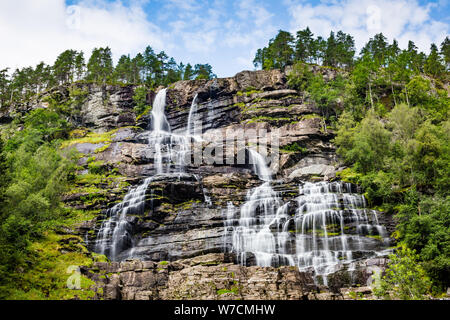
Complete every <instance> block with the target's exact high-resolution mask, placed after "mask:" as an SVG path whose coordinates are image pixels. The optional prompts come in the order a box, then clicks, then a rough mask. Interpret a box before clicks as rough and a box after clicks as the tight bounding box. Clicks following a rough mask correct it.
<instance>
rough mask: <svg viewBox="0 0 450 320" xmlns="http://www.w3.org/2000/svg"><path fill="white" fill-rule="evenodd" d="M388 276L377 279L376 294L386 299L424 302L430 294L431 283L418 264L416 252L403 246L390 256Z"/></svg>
mask: <svg viewBox="0 0 450 320" xmlns="http://www.w3.org/2000/svg"><path fill="white" fill-rule="evenodd" d="M389 259H390V262H389V264H388V269H387V270H386V274H385V275H384V276H383V277H382V278H380V275H378V277H379V278H378V279H376V284H377V286H376V288H375V289H374V294H375V295H376V296H378V297H383V298H385V299H401V300H423V299H427V298H428V297H427V294H428V293H429V292H430V288H431V281H430V279H429V278H428V277H427V276H426V274H425V271H424V270H423V268H422V267H421V265H420V264H419V263H418V256H417V255H416V254H415V252H414V250H410V249H408V248H406V247H405V246H401V247H400V248H399V249H398V250H397V251H396V254H391V255H390V256H389Z"/></svg>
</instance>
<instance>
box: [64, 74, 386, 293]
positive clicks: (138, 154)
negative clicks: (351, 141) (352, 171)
mask: <svg viewBox="0 0 450 320" xmlns="http://www.w3.org/2000/svg"><path fill="white" fill-rule="evenodd" d="M327 72H328V71H327ZM326 76H327V77H328V78H330V79H331V78H332V77H333V76H334V74H333V72H331V71H330V72H329V73H327V74H326ZM133 90H134V88H133V87H132V86H125V87H111V86H106V87H103V88H96V87H88V88H87V91H88V96H87V98H86V101H85V102H84V103H83V104H82V105H81V106H80V110H81V111H80V118H79V123H80V126H81V125H82V126H85V127H88V128H90V129H92V130H95V131H96V132H108V131H111V130H112V129H117V130H116V131H114V133H113V134H111V137H110V139H109V140H108V141H105V142H102V143H79V144H75V145H74V147H75V148H77V150H79V151H80V152H81V153H82V154H83V157H82V158H81V159H80V163H79V165H82V166H85V170H87V161H88V159H89V158H91V157H95V159H96V161H102V162H103V163H104V164H105V166H106V167H107V168H108V170H109V171H112V170H116V171H117V172H119V173H120V174H121V175H122V176H125V177H127V179H128V180H127V181H128V182H129V184H130V185H129V186H128V187H126V188H122V189H121V190H117V189H120V187H119V186H118V185H115V186H113V187H111V186H102V188H103V189H104V190H105V193H106V195H105V197H104V200H103V202H101V203H96V206H95V208H93V207H88V206H83V205H82V204H80V201H79V199H81V198H83V197H85V196H87V195H86V194H82V193H80V194H72V195H71V196H70V197H68V198H67V199H66V202H67V203H68V204H69V205H70V204H73V206H75V207H77V208H79V209H89V210H91V209H99V210H100V209H101V213H100V214H99V215H98V217H97V218H96V219H94V220H93V221H90V222H89V223H86V224H84V225H83V226H82V227H80V230H81V232H82V233H83V235H85V236H86V239H87V240H88V247H89V248H90V249H91V250H94V248H95V240H96V236H97V235H98V232H99V230H100V228H101V225H102V222H103V220H105V219H107V218H108V217H107V216H106V212H107V209H108V208H111V207H112V206H113V205H114V203H118V202H120V200H121V199H123V196H124V195H125V194H126V193H127V191H128V190H129V189H130V188H134V187H136V186H137V185H139V184H140V183H141V182H142V180H143V178H146V177H152V176H153V177H154V180H153V181H152V182H151V183H150V184H149V186H148V189H147V191H146V193H145V208H144V210H142V212H140V213H139V214H129V215H128V216H127V217H126V221H125V222H124V223H126V224H127V226H128V227H127V230H128V231H129V232H130V235H129V236H130V242H129V243H128V244H127V246H125V247H124V248H123V250H121V252H120V253H119V254H118V255H117V258H116V260H117V261H115V262H112V263H110V264H98V265H97V266H95V267H94V269H93V270H85V271H86V272H87V274H89V275H90V276H92V277H93V279H94V280H96V281H97V282H98V283H99V286H100V287H102V288H103V292H104V294H103V295H102V296H101V297H102V298H106V299H190V298H192V299H233V298H240V299H260V298H262V299H342V298H344V297H345V294H344V293H343V291H341V290H340V289H342V288H343V287H349V286H352V285H354V284H356V283H358V284H360V285H365V284H366V282H367V279H368V277H369V276H370V274H369V273H367V272H366V270H367V269H368V266H367V265H365V264H364V263H366V261H367V258H368V257H370V255H369V254H367V252H362V251H360V252H358V251H357V250H355V252H354V256H353V257H354V258H355V259H357V260H358V261H361V263H359V262H358V264H356V265H355V266H354V270H350V271H349V270H345V269H344V270H338V271H337V272H336V274H335V275H334V277H332V278H330V279H329V281H328V287H329V288H331V289H330V290H331V293H329V294H328V295H323V294H320V293H318V292H319V291H318V289H317V287H315V286H316V285H320V284H318V283H317V279H314V278H313V273H312V270H311V271H305V270H303V271H302V272H299V271H298V268H296V267H294V268H292V267H287V266H280V267H278V268H274V267H271V268H262V267H257V266H255V264H256V258H255V256H252V255H251V254H248V255H247V256H246V261H245V264H246V265H247V267H245V266H241V265H238V264H237V261H238V259H237V257H236V256H234V255H232V254H226V255H224V254H223V253H224V252H229V251H230V248H231V241H230V237H229V235H230V230H229V229H230V228H232V227H234V226H235V225H226V222H227V207H228V206H229V205H230V204H231V205H233V206H234V207H235V208H240V207H241V206H242V205H243V204H244V203H245V201H246V197H247V195H248V192H249V190H252V189H253V188H255V187H257V186H259V185H261V180H260V179H259V178H258V176H257V175H255V171H254V168H253V166H252V165H250V164H248V161H246V163H244V164H239V163H238V162H237V161H234V162H233V163H232V164H227V163H225V162H223V163H217V162H216V163H206V162H201V163H194V162H192V163H190V164H188V165H187V166H186V167H185V168H184V170H182V171H183V173H175V174H160V175H156V176H155V173H156V165H155V164H156V162H157V159H156V158H155V153H156V151H157V147H156V146H155V144H154V143H153V144H152V143H149V135H150V129H151V127H152V123H151V117H150V116H143V117H141V118H140V119H139V120H138V121H136V115H135V114H134V113H133V107H134V102H133V99H132V96H133ZM196 95H197V103H198V104H197V107H196V111H195V113H194V115H193V117H194V120H195V121H197V122H199V123H201V127H202V129H201V133H203V139H204V141H203V142H202V143H201V147H202V150H205V149H207V148H210V149H211V150H213V149H214V148H216V147H224V150H225V151H227V139H230V138H229V137H227V135H226V132H228V131H234V132H235V131H239V130H243V131H248V130H254V131H255V132H261V131H264V130H265V131H266V132H268V133H274V132H277V133H278V135H277V139H278V146H279V158H278V161H274V160H272V161H271V162H270V163H269V165H270V170H271V171H272V172H273V173H274V175H273V179H274V180H275V181H274V182H273V188H274V190H275V191H276V192H277V193H278V195H279V198H280V199H282V200H283V201H284V202H285V203H287V202H289V207H290V209H289V211H288V212H287V214H288V215H289V216H291V217H293V216H295V214H296V210H297V209H298V204H297V201H296V197H298V196H299V185H302V184H303V183H304V182H305V181H324V180H326V181H329V180H333V179H335V177H336V172H337V171H338V170H339V169H340V167H341V166H342V164H340V162H339V159H338V157H337V156H336V153H335V146H334V145H333V144H332V139H333V137H334V135H333V132H331V131H329V130H327V128H326V127H325V126H324V123H323V118H322V117H321V114H320V110H319V109H318V108H317V107H316V106H315V105H314V104H313V103H312V102H311V101H310V100H309V99H308V97H307V96H305V95H304V93H302V92H297V91H295V90H292V89H290V88H288V86H287V84H286V75H285V74H284V73H282V72H280V71H279V70H272V71H255V72H250V71H244V72H241V73H239V74H237V75H236V76H235V77H232V78H225V79H213V80H209V81H207V80H195V81H180V82H177V83H175V84H174V85H172V86H170V87H169V88H168V89H167V97H166V101H167V104H166V108H165V115H166V117H167V120H168V122H169V124H170V127H171V129H172V132H174V133H176V134H179V135H183V134H184V132H185V130H186V127H187V121H188V116H189V111H190V107H191V104H192V101H193V99H194V97H195V96H196ZM153 99H154V95H151V94H149V100H153ZM258 138H259V137H258ZM252 139H253V140H252ZM248 142H249V143H254V142H256V141H255V139H254V138H249V139H248ZM99 150H100V151H99ZM170 151H171V150H168V149H164V148H163V149H161V150H160V152H161V156H162V158H165V159H168V158H169V157H170ZM275 151H276V149H275V148H274V147H273V146H272V145H269V148H268V153H269V154H272V153H273V152H275ZM238 155H239V151H238V150H233V151H231V158H232V159H233V160H236V159H237V158H238ZM244 158H245V160H248V159H249V155H248V152H246V151H245V150H244ZM173 169H174V170H173V171H176V172H178V171H177V170H175V169H177V168H173ZM354 192H357V190H355V191H354ZM339 201H341V202H342V199H340V200H339ZM343 215H344V218H346V219H347V216H349V215H348V214H346V213H345V212H344V213H343ZM237 218H239V217H237ZM378 219H379V222H380V224H382V225H385V226H386V228H387V231H388V232H392V230H393V223H392V219H391V217H390V216H388V215H385V214H383V213H379V215H378ZM347 220H348V221H347V222H348V224H349V225H348V228H349V229H348V230H346V232H348V233H349V235H353V234H355V233H356V231H354V230H356V228H357V226H356V225H354V222H352V221H351V219H350V218H348V219H347ZM352 223H353V224H352ZM288 229H289V230H288V231H289V232H290V233H291V234H293V233H295V232H298V230H296V228H295V226H293V225H291V226H289V228H288ZM338 231H339V230H337V231H336V230H335V231H334V233H338ZM227 235H228V237H227ZM366 240H367V241H368V242H370V243H371V244H372V247H370V250H373V251H375V250H378V247H377V246H378V242H377V241H376V239H373V238H372V239H366ZM288 245H291V246H292V248H294V247H295V244H293V242H292V243H290V244H289V243H288ZM349 246H352V243H351V241H350V242H349ZM292 248H291V249H292ZM130 258H131V259H139V260H134V261H127V259H130ZM162 261H164V262H163V263H161V262H162ZM165 261H167V263H166V262H165ZM379 264H380V265H381V267H383V263H379ZM102 272H106V273H107V274H108V275H107V276H106V278H103V277H100V276H99V274H102ZM319 289H320V288H319ZM322 289H323V288H322Z"/></svg>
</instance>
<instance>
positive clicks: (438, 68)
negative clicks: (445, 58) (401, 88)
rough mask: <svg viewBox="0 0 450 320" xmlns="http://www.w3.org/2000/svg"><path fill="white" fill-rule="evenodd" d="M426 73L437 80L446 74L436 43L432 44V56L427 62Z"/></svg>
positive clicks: (430, 55)
mask: <svg viewBox="0 0 450 320" xmlns="http://www.w3.org/2000/svg"><path fill="white" fill-rule="evenodd" d="M424 71H425V73H427V74H429V75H430V76H433V77H435V78H439V77H441V76H442V75H443V74H444V72H445V67H444V65H443V64H442V62H441V57H440V56H439V52H438V48H437V46H436V45H435V44H434V43H432V44H431V48H430V54H429V56H428V58H427V60H426V61H425V66H424Z"/></svg>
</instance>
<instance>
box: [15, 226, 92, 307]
mask: <svg viewBox="0 0 450 320" xmlns="http://www.w3.org/2000/svg"><path fill="white" fill-rule="evenodd" d="M29 249H30V251H31V252H33V253H34V255H33V256H32V257H30V259H31V260H32V261H30V262H31V267H30V268H29V269H28V270H26V271H25V272H23V273H21V274H20V275H18V278H17V279H16V282H15V283H14V284H11V286H13V288H12V289H11V290H10V292H11V294H10V296H9V297H8V299H11V300H68V299H74V298H78V299H82V300H86V299H92V298H93V297H94V295H95V292H94V291H93V286H94V285H95V283H94V282H93V281H92V280H90V279H88V278H86V277H85V276H83V275H81V274H80V275H79V279H80V287H79V288H77V289H69V288H68V286H67V284H68V280H69V277H74V276H75V275H76V274H75V273H74V270H76V268H77V267H79V266H88V267H89V266H91V265H92V263H93V260H92V257H91V255H90V254H89V253H88V252H87V249H86V248H85V247H84V246H83V245H82V240H81V238H79V237H76V236H73V235H57V234H55V233H53V232H48V233H46V234H45V235H44V237H43V238H42V239H41V240H39V241H35V242H33V243H31V244H30V246H29ZM69 283H70V282H69Z"/></svg>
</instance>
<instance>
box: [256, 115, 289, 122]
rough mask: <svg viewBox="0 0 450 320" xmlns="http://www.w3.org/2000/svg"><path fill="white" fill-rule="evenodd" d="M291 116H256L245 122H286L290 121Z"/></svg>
mask: <svg viewBox="0 0 450 320" xmlns="http://www.w3.org/2000/svg"><path fill="white" fill-rule="evenodd" d="M291 120H292V118H287V117H278V118H274V117H267V116H258V117H254V118H251V119H249V120H247V123H257V122H286V121H291Z"/></svg>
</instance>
